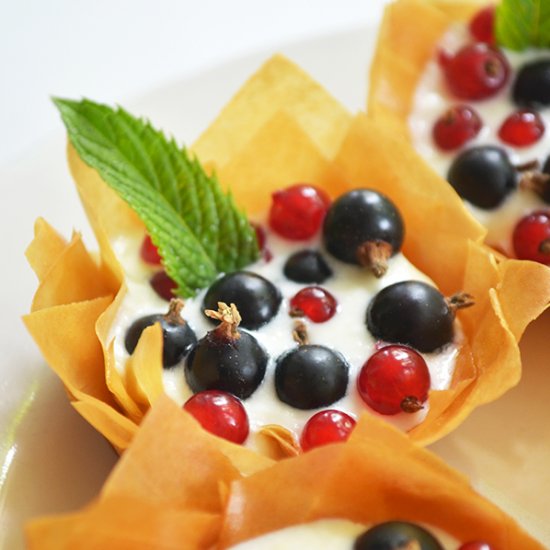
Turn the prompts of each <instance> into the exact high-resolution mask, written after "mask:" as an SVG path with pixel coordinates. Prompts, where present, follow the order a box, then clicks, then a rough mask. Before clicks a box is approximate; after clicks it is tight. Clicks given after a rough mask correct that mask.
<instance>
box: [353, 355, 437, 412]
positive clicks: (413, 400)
mask: <svg viewBox="0 0 550 550" xmlns="http://www.w3.org/2000/svg"><path fill="white" fill-rule="evenodd" d="M357 389H358V390H359V395H360V396H361V398H362V399H363V401H365V403H367V405H369V406H370V407H371V408H372V409H374V410H375V411H377V412H379V413H381V414H397V413H399V412H403V411H404V412H416V411H417V410H419V409H421V408H422V403H424V402H425V401H426V400H427V399H428V390H429V389H430V371H429V370H428V366H427V365H426V361H424V358H423V357H422V356H421V355H420V354H419V353H418V352H416V351H414V350H413V349H412V348H408V347H406V346H400V345H391V346H386V347H384V348H382V349H380V350H378V351H377V352H375V353H374V354H373V355H371V357H369V359H368V360H367V362H366V363H365V364H364V365H363V368H362V369H361V372H360V373H359V377H358V378H357Z"/></svg>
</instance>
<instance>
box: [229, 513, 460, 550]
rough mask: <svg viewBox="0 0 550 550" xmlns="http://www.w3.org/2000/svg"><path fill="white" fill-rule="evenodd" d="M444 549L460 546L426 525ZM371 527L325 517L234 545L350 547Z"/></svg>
mask: <svg viewBox="0 0 550 550" xmlns="http://www.w3.org/2000/svg"><path fill="white" fill-rule="evenodd" d="M423 527H424V528H425V529H427V530H428V531H429V532H430V533H431V534H432V535H433V536H434V537H435V538H436V539H437V540H439V542H440V543H441V544H442V546H443V547H444V548H448V549H449V550H454V549H455V548H457V547H458V546H459V545H460V542H459V541H457V540H456V539H455V538H454V537H451V536H450V535H448V534H447V533H445V532H443V531H442V530H441V529H437V528H435V527H432V526H429V525H423ZM367 529H368V526H366V525H363V524H360V523H354V522H352V521H348V520H343V519H323V520H318V521H314V522H312V523H305V524H302V525H294V526H292V527H286V528H285V529H280V530H279V531H274V532H272V533H268V534H267V535H262V536H260V537H256V538H254V539H250V540H247V541H246V542H242V543H240V544H237V545H235V546H232V547H231V548H232V549H233V550H305V549H308V548H330V550H350V549H351V548H353V542H354V541H355V539H356V538H357V537H358V536H359V535H360V534H361V533H363V532H364V531H366V530H367Z"/></svg>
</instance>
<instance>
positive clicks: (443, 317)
mask: <svg viewBox="0 0 550 550" xmlns="http://www.w3.org/2000/svg"><path fill="white" fill-rule="evenodd" d="M469 305H472V302H471V298H470V297H469V296H467V295H464V294H461V295H457V296H455V297H452V298H450V299H446V298H445V297H444V296H443V295H442V294H441V293H440V292H439V290H437V288H434V287H433V286H431V285H428V284H426V283H423V282H420V281H402V282H400V283H394V284H392V285H389V286H387V287H385V288H383V289H382V290H381V291H380V292H378V294H376V295H375V296H374V298H373V299H372V301H371V302H370V304H369V306H368V308H367V315H366V322H367V328H368V329H369V331H370V332H371V334H372V335H373V336H374V337H375V338H378V339H380V340H383V341H385V342H391V343H395V344H406V345H409V346H412V347H413V348H415V349H417V350H418V351H421V352H430V351H434V350H436V349H437V348H440V347H441V346H444V345H445V344H448V343H449V342H451V341H452V339H453V335H454V330H453V322H454V318H455V312H456V309H457V308H460V307H467V306H469Z"/></svg>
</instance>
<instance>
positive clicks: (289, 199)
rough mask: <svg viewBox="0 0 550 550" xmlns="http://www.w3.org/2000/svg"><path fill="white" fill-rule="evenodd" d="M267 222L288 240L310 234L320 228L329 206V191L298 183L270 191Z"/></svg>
mask: <svg viewBox="0 0 550 550" xmlns="http://www.w3.org/2000/svg"><path fill="white" fill-rule="evenodd" d="M272 201H273V202H272V204H271V209H270V211H269V226H270V227H271V229H273V231H275V232H276V233H277V234H279V235H281V236H282V237H285V238H287V239H291V240H296V241H299V240H305V239H310V238H311V237H313V236H314V235H315V234H316V233H317V232H318V231H319V229H320V228H321V225H322V224H323V220H324V218H325V215H326V213H327V210H328V207H329V206H330V199H329V197H328V195H327V194H326V193H325V192H324V191H323V190H322V189H320V188H319V187H315V186H313V185H308V184H305V183H299V184H296V185H291V186H290V187H287V188H286V189H282V190H280V191H276V192H275V193H273V195H272Z"/></svg>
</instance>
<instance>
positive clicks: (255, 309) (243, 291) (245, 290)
mask: <svg viewBox="0 0 550 550" xmlns="http://www.w3.org/2000/svg"><path fill="white" fill-rule="evenodd" d="M218 302H225V303H226V304H235V305H236V306H237V309H238V310H239V313H240V314H241V318H242V321H241V325H242V326H243V327H244V328H247V329H251V330H255V329H257V328H259V327H261V326H262V325H265V324H266V323H268V322H269V321H271V319H272V318H273V317H274V316H275V315H276V314H277V311H279V306H280V305H281V294H280V292H279V290H278V289H277V287H276V286H275V285H274V284H273V283H272V282H270V281H268V280H267V279H266V278H264V277H262V276H261V275H257V274H256V273H252V272H250V271H236V272H234V273H229V274H227V275H224V276H223V277H221V278H219V279H217V280H216V281H214V283H213V284H212V286H211V287H210V288H209V289H208V291H207V292H206V295H205V296H204V300H203V309H213V310H215V309H217V308H218Z"/></svg>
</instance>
